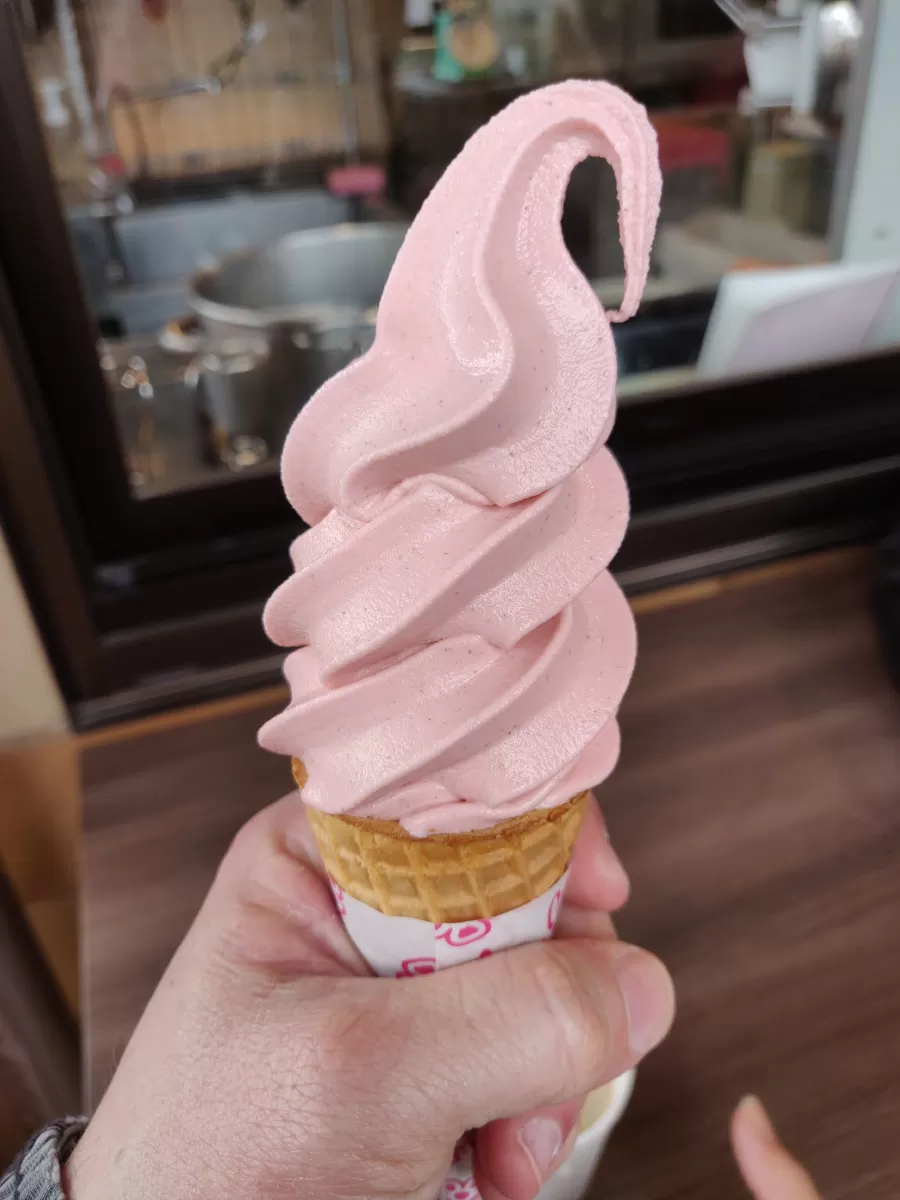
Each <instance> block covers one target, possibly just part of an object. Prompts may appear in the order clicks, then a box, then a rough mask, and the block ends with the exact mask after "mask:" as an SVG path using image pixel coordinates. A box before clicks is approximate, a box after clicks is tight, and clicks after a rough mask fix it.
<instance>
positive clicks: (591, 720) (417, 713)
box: [260, 82, 660, 834]
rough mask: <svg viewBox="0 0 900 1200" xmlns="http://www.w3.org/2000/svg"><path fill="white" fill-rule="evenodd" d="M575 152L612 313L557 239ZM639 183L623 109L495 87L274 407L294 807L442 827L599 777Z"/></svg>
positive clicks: (621, 677)
mask: <svg viewBox="0 0 900 1200" xmlns="http://www.w3.org/2000/svg"><path fill="white" fill-rule="evenodd" d="M588 155H599V156H601V157H604V158H607V159H608V160H609V161H610V163H611V164H612V166H613V168H614V170H615V173H616V179H617V184H618V193H619V205H620V236H621V240H622V245H623V249H624V254H625V265H626V284H625V295H624V302H623V304H622V308H621V310H620V311H619V313H615V314H605V313H604V312H603V309H602V308H601V306H600V304H599V301H598V300H597V298H596V296H595V294H594V292H593V291H592V289H591V288H590V286H589V285H588V283H587V281H586V280H585V279H584V277H583V276H582V275H581V273H580V272H579V271H578V269H577V268H576V267H575V265H574V264H573V263H572V261H571V259H570V257H569V255H568V253H567V251H566V249H565V246H564V244H563V240H562V233H561V230H560V214H561V209H562V203H563V198H564V195H565V189H566V185H567V183H568V178H569V175H570V173H571V170H572V168H573V167H574V166H575V164H576V163H577V162H579V161H580V160H581V159H583V158H585V157H587V156H588ZM659 191H660V177H659V169H658V165H657V156H656V143H655V136H654V134H653V130H652V128H651V126H650V124H649V121H648V120H647V117H646V114H645V112H644V110H643V108H641V107H640V106H639V105H638V104H636V103H635V102H634V101H632V100H631V99H630V98H629V97H627V96H626V95H625V94H624V93H623V92H621V91H620V90H619V89H617V88H615V87H614V86H612V85H611V84H607V83H595V82H592V83H588V82H570V83H563V84H558V85H554V86H552V87H549V88H545V89H542V90H541V91H538V92H533V93H531V94H529V95H527V96H524V97H522V98H521V99H519V100H517V101H515V102H514V103H513V104H511V105H510V106H509V107H508V108H507V109H505V110H504V111H503V112H502V113H500V114H499V116H497V117H495V118H494V120H493V121H491V122H490V123H489V124H488V125H486V126H485V127H483V128H482V129H481V130H479V131H478V133H476V134H475V136H474V137H473V138H472V139H471V140H470V141H469V142H468V144H467V145H466V147H465V148H464V149H463V151H462V153H461V154H460V155H459V157H458V158H457V159H456V160H455V161H454V162H453V163H452V164H451V166H450V167H449V168H448V170H447V172H446V173H445V175H444V176H443V178H442V179H441V180H440V182H439V183H438V184H437V186H436V187H435V189H434V191H433V192H432V194H431V195H430V196H429V198H428V200H427V201H426V202H425V204H424V206H423V208H422V210H421V212H420V214H419V216H418V217H417V219H416V221H415V223H414V224H413V226H412V227H411V229H410V232H409V234H408V235H407V238H406V241H405V242H404V245H403V247H402V249H401V252H400V254H399V256H398V258H397V261H396V263H395V266H394V269H393V271H392V274H391V277H390V279H389V281H388V284H387V287H386V288H385V292H384V296H383V298H382V302H381V305H380V308H379V313H378V323H377V332H376V336H375V342H374V345H373V347H372V349H371V350H370V351H369V353H368V354H366V355H365V356H364V357H363V358H361V359H359V360H358V361H357V362H355V363H353V364H352V365H351V366H350V367H348V368H347V369H346V370H345V371H343V372H342V373H341V374H340V375H338V376H336V377H335V378H334V379H332V380H330V381H329V382H328V383H327V384H326V385H325V386H324V387H323V388H322V389H321V390H320V391H319V392H318V393H317V395H316V396H315V397H314V398H313V399H312V400H311V401H310V402H309V404H308V405H307V406H306V407H305V408H304V409H303V411H302V412H301V413H300V415H299V416H298V417H297V419H296V421H295V423H294V425H293V427H292V429H291V431H290V434H289V435H288V439H287V442H286V445H285V449H284V455H283V464H282V474H283V480H284V486H285V491H286V492H287V495H288V498H289V499H290V500H291V502H292V503H293V505H294V507H295V508H296V509H297V511H298V512H299V513H300V515H301V516H302V517H303V518H304V519H305V520H306V521H307V522H309V523H310V525H311V526H312V528H311V529H310V530H309V531H308V532H307V533H305V534H303V535H302V536H301V537H299V538H298V539H297V541H296V542H295V544H294V546H293V547H292V559H293V565H294V573H293V575H292V576H291V577H290V578H289V579H288V580H287V581H286V582H285V583H284V584H283V585H282V586H281V587H280V588H279V589H278V590H277V591H276V592H275V594H274V595H273V597H272V598H271V600H270V601H269V604H268V606H267V608H266V613H265V625H266V630H267V632H268V634H269V636H270V637H271V638H272V640H273V641H275V642H276V643H277V644H279V645H283V646H299V647H302V648H301V649H298V650H295V651H294V652H293V653H292V654H290V655H289V656H288V659H287V663H286V668H285V673H286V675H287V678H288V682H289V684H290V688H291V702H290V705H289V707H288V708H287V709H286V710H285V712H283V713H282V714H280V715H279V716H277V717H275V718H274V719H273V720H272V721H270V722H268V724H267V725H266V726H264V728H263V729H262V731H261V733H260V740H261V742H262V744H263V745H264V746H266V747H268V748H269V749H272V750H275V751H278V752H281V753H286V754H292V755H295V756H297V757H300V758H302V759H303V761H304V763H305V765H306V767H307V770H308V772H309V782H308V784H307V786H306V787H305V789H304V799H305V800H306V801H307V802H308V803H311V804H314V805H316V806H318V807H320V808H322V809H324V810H326V811H329V812H350V813H353V814H355V815H360V816H364V815H377V816H384V817H391V818H394V819H397V820H401V821H402V822H403V823H404V825H406V827H407V828H408V829H410V830H411V831H412V832H414V833H419V834H424V833H428V832H431V831H441V832H452V831H455V830H460V829H471V828H479V827H483V826H487V825H490V824H493V823H495V822H497V821H500V820H503V819H505V818H507V817H509V816H513V815H518V814H519V813H521V812H525V811H528V810H530V809H532V808H535V807H539V806H544V807H548V806H550V805H553V804H559V803H562V802H564V801H565V800H566V799H568V798H569V797H570V796H571V795H574V794H575V793H577V792H578V791H581V790H583V789H584V788H585V787H588V786H591V785H593V784H595V783H598V782H600V780H601V779H602V778H604V777H605V775H607V774H608V773H609V771H610V770H611V769H612V767H613V765H614V763H615V759H616V756H617V753H618V731H617V727H616V722H615V713H616V710H617V708H618V705H619V702H620V701H621V698H622V695H623V693H624V690H625V687H626V686H627V683H628V680H629V677H630V675H631V671H632V669H633V665H634V658H635V635H634V626H633V622H632V619H631V614H630V611H629V609H628V605H627V603H626V601H625V600H624V597H623V596H622V595H621V593H620V592H619V590H618V588H617V587H616V585H615V583H614V582H613V580H612V578H611V577H610V575H609V574H608V572H607V571H606V567H607V566H608V564H609V562H610V561H611V559H612V557H613V555H614V554H615V552H616V550H617V549H618V546H619V544H620V542H621V539H622V537H623V535H624V532H625V527H626V523H627V517H628V500H627V492H626V489H625V483H624V480H623V478H622V475H621V472H620V471H619V468H618V466H617V465H616V463H615V461H614V459H613V458H612V456H611V455H610V453H609V451H608V450H607V449H606V447H605V446H604V445H603V442H604V441H605V439H606V436H607V435H608V432H609V429H610V427H611V425H612V420H613V416H614V410H615V378H616V369H615V367H616V364H615V349H614V345H613V340H612V334H611V330H610V327H609V320H616V319H624V318H625V317H627V316H630V315H631V314H632V313H633V312H634V311H635V309H636V307H637V304H638V302H639V300H640V295H641V292H642V289H643V285H644V282H645V280H646V275H647V270H648V264H649V255H650V247H651V243H652V238H653V231H654V228H655V222H656V216H657V212H658V206H659Z"/></svg>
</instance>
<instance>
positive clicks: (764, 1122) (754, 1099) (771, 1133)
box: [738, 1096, 778, 1142]
mask: <svg viewBox="0 0 900 1200" xmlns="http://www.w3.org/2000/svg"><path fill="white" fill-rule="evenodd" d="M738 1107H739V1108H740V1110H741V1112H742V1113H743V1114H744V1119H745V1120H746V1121H749V1122H750V1124H751V1125H752V1126H753V1132H754V1133H755V1134H756V1137H757V1138H758V1139H759V1141H761V1142H777V1141H778V1134H777V1133H776V1132H775V1126H774V1125H773V1124H772V1121H771V1119H770V1117H769V1114H768V1113H767V1112H766V1110H765V1108H764V1107H763V1102H762V1101H761V1100H760V1098H759V1097H758V1096H745V1097H744V1098H743V1100H742V1101H741V1102H740V1104H739V1105H738Z"/></svg>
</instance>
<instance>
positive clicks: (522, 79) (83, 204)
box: [0, 0, 900, 724]
mask: <svg viewBox="0 0 900 1200" xmlns="http://www.w3.org/2000/svg"><path fill="white" fill-rule="evenodd" d="M898 52H900V6H898V4H897V3H896V0H882V2H881V3H878V2H876V0H865V2H863V3H860V4H855V3H852V2H851V0H814V2H803V0H766V2H762V0H490V2H489V0H446V2H444V3H433V2H432V0H405V2H404V0H14V2H13V3H10V4H7V5H5V6H4V7H3V11H2V17H0V101H2V104H0V114H2V115H0V162H3V163H4V180H5V186H4V192H5V193H6V194H5V195H4V196H3V198H2V200H0V283H2V290H0V300H2V304H0V327H2V331H3V332H2V337H3V345H4V347H5V351H6V358H7V360H8V362H7V365H8V368H9V371H10V375H11V378H12V376H15V392H16V395H17V397H18V399H17V401H16V403H15V404H12V403H10V402H5V407H6V409H7V410H8V423H9V425H10V429H11V430H14V434H13V433H11V434H10V437H9V438H7V439H6V447H5V456H6V460H7V461H6V464H5V466H4V474H5V477H6V485H5V490H6V492H7V495H8V497H9V499H8V508H9V511H8V513H7V515H6V517H5V520H4V524H5V525H6V527H7V532H8V535H9V536H10V538H11V541H12V548H13V552H14V554H15V556H16V557H17V560H18V561H19V563H20V570H21V571H22V573H23V576H24V578H25V582H26V584H27V586H28V588H29V589H30V592H31V593H32V594H33V595H34V596H35V597H36V599H35V600H34V606H35V609H36V613H37V614H38V619H39V623H40V624H41V629H42V633H43V636H44V639H45V641H46V642H47V644H48V646H49V648H50V653H51V658H52V659H53V662H54V668H55V671H56V674H57V676H58V677H59V679H60V680H61V684H62V690H63V694H64V696H65V697H66V700H67V702H68V704H69V706H70V708H71V709H72V711H73V712H75V713H76V714H77V716H76V720H77V721H78V722H83V723H86V724H91V723H93V722H95V721H102V720H105V719H108V718H109V716H110V715H111V714H115V713H121V712H130V711H132V710H134V711H143V710H144V709H145V708H147V707H150V708H152V707H154V706H157V705H160V704H163V705H164V704H165V703H167V702H168V701H167V697H170V696H171V694H173V688H174V691H175V692H179V689H183V688H184V687H187V688H188V691H190V689H191V688H193V687H195V686H196V688H197V689H199V693H198V694H205V692H206V690H212V691H214V692H215V691H219V690H228V689H229V688H230V687H233V686H237V685H238V684H246V683H248V682H252V681H253V680H254V679H257V678H268V677H269V676H270V675H274V674H275V673H277V661H278V660H277V658H276V657H275V656H273V655H271V654H270V651H269V648H268V647H267V646H266V644H265V642H264V641H263V639H262V636H261V633H260V631H259V624H258V615H259V610H260V606H261V602H262V599H263V597H264V596H265V594H266V593H267V592H268V591H269V590H270V589H271V587H272V586H273V585H274V584H275V583H276V582H277V581H278V579H279V577H280V576H281V575H282V574H283V573H284V569H285V561H286V560H285V557H284V554H285V549H286V547H287V545H288V543H289V541H290V538H291V536H293V535H294V534H295V533H296V532H297V528H298V523H297V520H296V518H295V516H294V514H293V513H292V512H291V510H290V509H289V508H288V507H287V505H286V504H285V503H284V500H283V498H282V496H281V493H280V489H279V486H278V481H277V469H278V457H279V451H280V447H281V444H282V441H283V438H284V435H285V432H286V429H287V427H288V425H289V423H290V421H291V419H292V418H293V416H294V415H295V414H296V412H297V411H298V409H299V408H300V407H301V406H302V405H303V404H304V403H305V402H306V400H307V399H308V398H309V397H310V395H312V393H313V392H314V391H315V390H316V388H317V387H318V386H319V385H320V384H321V383H322V381H323V380H324V379H326V378H327V377H328V376H329V375H331V374H332V373H334V372H335V371H337V370H339V369H340V368H341V367H342V366H344V365H345V364H346V363H347V362H349V361H350V360H351V359H352V358H353V357H354V356H356V355H358V354H360V353H362V352H364V351H365V349H366V348H367V347H368V345H369V344H370V342H371V339H372V336H373V331H374V322H375V317H376V313H377V307H378V301H379V297H380V294H381V290H382V288H383V285H384V282H385V280H386V277H387V275H388V272H389V271H390V268H391V264H392V262H393V260H394V257H395V255H396V252H397V250H398V247H399V246H400V243H401V241H402V239H403V235H404V232H405V229H406V228H407V225H408V223H409V221H410V220H411V219H412V218H413V217H414V215H415V213H416V210H417V208H418V206H419V205H420V204H421V202H422V200H423V198H424V197H425V196H426V195H427V193H428V191H429V189H430V188H431V186H432V185H433V183H434V182H435V180H436V179H437V178H438V176H439V175H440V174H441V172H442V171H443V169H444V167H445V166H446V165H447V163H448V162H449V161H450V160H451V159H452V158H453V156H454V155H455V154H456V153H457V151H458V150H459V149H460V147H461V146H462V145H463V143H464V141H465V140H466V138H467V137H468V136H469V135H470V134H471V133H472V132H473V130H475V129H476V128H477V127H478V126H479V125H480V124H481V123H483V122H484V121H486V120H487V119H488V118H489V117H490V116H491V115H492V114H493V113H495V112H496V111H498V110H499V109H500V108H501V107H502V106H504V105H505V104H507V103H508V102H509V101H510V100H512V99H513V98H514V97H515V96H517V95H519V94H521V93H522V92H524V91H527V90H528V89H530V88H533V87H536V86H538V85H540V84H544V83H547V82H549V81H552V80H554V79H560V78H565V77H568V76H581V77H603V78H608V79H611V80H614V81H615V82H617V83H620V84H622V85H623V86H624V87H626V88H628V89H629V90H630V91H631V92H633V93H634V94H635V95H636V96H637V97H638V98H639V99H640V100H642V101H643V102H644V103H645V104H646V105H647V107H648V109H649V111H650V113H651V115H652V119H653V122H654V124H655V126H656V129H657V132H658V136H659V145H660V155H661V160H662V166H663V171H664V177H665V186H664V195H663V204H662V216H661V222H660V229H659V235H658V237H657V241H656V246H655V249H654V256H653V267H652V275H651V279H650V281H649V285H648V287H647V291H646V295H645V298H644V302H643V305H642V307H641V310H640V312H639V314H638V315H637V317H636V318H635V319H634V320H632V321H630V322H629V323H627V324H625V325H617V326H616V327H615V337H616V341H617V345H618V352H619V371H620V381H619V397H620V403H621V412H620V418H619V425H618V427H617V433H616V435H615V439H614V442H613V445H614V449H615V450H616V452H617V453H618V454H619V456H620V458H621V460H622V462H623V465H624V467H625V469H626V473H627V474H628V476H629V481H630V484H631V487H632V495H633V499H634V506H635V526H634V528H633V530H632V535H631V537H630V539H629V542H628V543H627V544H626V548H625V551H624V552H623V557H622V559H621V560H620V563H619V566H620V573H621V575H622V577H623V580H624V582H625V583H626V586H629V587H630V588H632V589H635V590H636V589H640V588H646V587H649V586H652V585H654V584H657V583H660V582H664V581H672V580H676V579H680V578H687V577H691V576H693V575H696V574H698V573H703V572H704V571H705V570H708V569H710V566H713V567H714V566H715V565H716V564H717V563H719V562H720V561H723V560H727V561H755V560H758V559H760V558H766V557H772V556H773V555H777V554H781V553H788V552H793V551H795V550H799V549H803V548H809V547H812V546H816V545H823V544H829V543H832V542H835V541H841V540H846V539H848V538H849V539H853V538H857V537H860V536H868V535H869V534H870V532H871V530H872V528H874V527H877V526H879V523H882V524H883V520H882V518H883V511H882V510H883V505H884V502H885V500H886V498H887V497H888V496H890V495H892V494H893V490H892V489H894V485H895V483H896V480H895V479H894V477H893V475H891V474H890V473H888V474H886V475H885V474H884V473H882V472H881V471H880V469H879V470H875V469H874V468H873V467H872V465H871V464H872V462H873V461H876V460H877V461H878V462H881V460H882V459H883V458H885V457H886V456H887V452H888V450H889V449H890V446H889V441H890V438H891V437H892V436H893V428H892V426H891V422H892V421H893V419H894V407H895V406H894V404H893V394H892V393H891V394H888V392H886V390H885V389H886V388H887V389H888V391H890V387H892V386H893V385H892V382H891V381H892V380H893V379H894V373H893V370H892V368H893V364H894V359H893V357H892V355H893V354H894V353H895V351H894V350H892V347H893V346H894V345H895V344H896V343H897V342H898V341H900V310H898V311H897V312H895V311H894V310H895V305H894V295H895V291H896V288H895V282H896V276H897V262H898V261H900V219H898V216H897V214H898V211H900V205H898V200H900V196H898V192H900V175H898V171H900V166H898V162H897V156H896V153H895V151H894V149H893V140H894V139H893V122H894V120H895V117H894V115H893V114H894V113H895V112H896V111H897V107H896V106H897V101H898V99H900V97H898V96H897V91H898V84H897V82H896V81H895V79H894V78H893V68H892V66H891V63H892V61H893V59H894V58H896V55H897V53H898ZM616 222H617V206H616V197H615V186H614V180H613V176H612V172H611V170H610V168H609V167H608V165H607V164H605V163H602V162H599V161H596V160H592V161H588V162H586V163H584V164H583V165H582V166H580V167H579V168H578V169H577V170H576V172H575V174H574V176H573V178H572V182H571V186H570V188H569V193H568V197H567V201H566V206H565V212H564V217H563V226H564V234H565V237H566V241H567V244H568V246H569V249H570V251H571V253H572V256H573V258H574V259H575V261H576V262H577V263H578V264H579V266H580V267H581V268H582V269H583V271H584V272H585V274H586V275H587V277H588V279H589V280H590V281H591V282H592V284H593V286H594V287H595V289H596V291H597V293H598V295H599V296H600V297H601V298H602V300H603V302H604V303H605V304H607V305H610V306H612V305H615V304H616V303H617V302H618V299H619V296H620V294H621V290H622V261H621V252H620V249H619V244H618V237H617V232H616ZM898 303H900V302H898ZM798 371H799V372H800V374H797V372H798ZM851 397H852V399H851ZM17 405H18V408H17ZM14 409H15V410H16V411H17V412H18V416H13V415H11V414H12V413H13V410H14ZM311 453H314V448H312V447H311ZM26 464H28V466H27V467H26ZM861 464H862V466H861ZM847 469H849V470H850V471H851V474H852V478H851V479H850V480H849V481H848V480H846V479H843V478H842V479H841V481H840V486H838V487H837V490H835V489H834V487H832V484H831V483H829V484H828V486H827V487H825V486H824V485H823V487H822V488H819V487H818V485H817V486H815V487H812V490H811V485H810V480H811V479H812V478H813V476H814V475H817V473H821V471H823V470H830V471H832V472H833V471H835V470H845V471H846V470H847ZM798 481H799V482H798ZM759 487H762V488H769V489H771V488H772V487H776V488H779V487H780V488H782V489H785V488H787V492H786V496H788V497H789V499H784V498H783V497H782V499H780V500H779V501H778V503H777V504H776V503H775V501H773V500H772V497H771V496H770V495H769V494H768V493H766V494H765V495H764V496H761V495H754V497H753V499H752V501H751V502H748V504H745V503H744V502H743V501H741V502H740V504H738V502H737V501H736V500H735V499H734V498H735V497H736V496H738V495H739V494H740V495H742V496H743V494H744V493H745V492H746V491H747V489H748V488H751V489H752V488H759ZM848 488H849V493H852V496H853V497H854V499H852V500H851V499H849V498H848ZM723 496H728V497H730V498H731V500H732V501H734V503H735V504H737V505H738V509H739V513H736V512H732V510H731V509H730V508H728V506H727V505H726V506H725V508H723V506H722V504H721V503H719V501H720V500H721V498H722V497H723ZM798 497H801V498H798ZM855 497H861V498H860V499H859V507H857V500H856V499H855ZM691 504H694V505H696V504H701V505H704V504H705V505H707V508H708V510H709V511H708V512H705V513H704V512H701V513H700V514H699V515H698V513H697V512H695V511H694V510H690V511H689V517H688V518H685V519H682V511H681V510H682V508H684V506H685V505H691ZM773 504H775V508H773ZM673 506H674V507H673ZM679 506H681V507H679ZM785 506H786V507H785ZM726 509H727V511H728V513H729V514H730V515H729V516H727V517H726V516H723V513H724V512H725V511H726ZM787 526H790V528H789V529H788V528H787ZM673 531H674V532H673ZM773 537H774V538H775V539H776V542H777V545H776V546H775V547H774V548H773V547H772V546H771V545H770V544H769V542H767V541H766V539H771V538H773ZM51 546H52V547H54V549H53V550H52V551H51V549H50V547H51ZM57 551H58V553H57ZM710 555H711V556H712V557H711V558H710V557H709V556H710ZM698 556H699V557H698ZM704 556H706V557H704ZM191 681H193V682H191Z"/></svg>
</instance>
